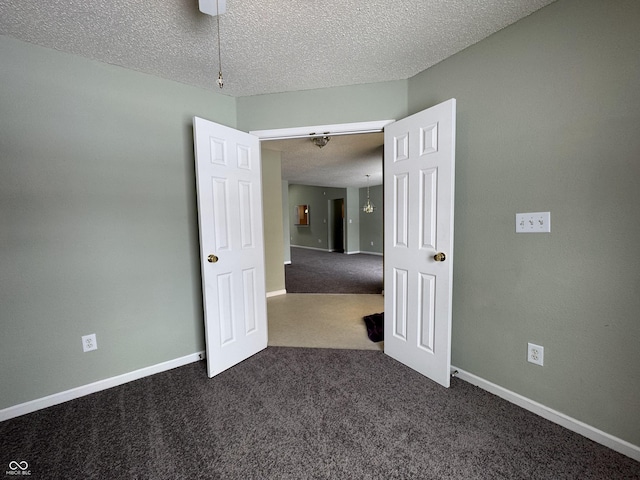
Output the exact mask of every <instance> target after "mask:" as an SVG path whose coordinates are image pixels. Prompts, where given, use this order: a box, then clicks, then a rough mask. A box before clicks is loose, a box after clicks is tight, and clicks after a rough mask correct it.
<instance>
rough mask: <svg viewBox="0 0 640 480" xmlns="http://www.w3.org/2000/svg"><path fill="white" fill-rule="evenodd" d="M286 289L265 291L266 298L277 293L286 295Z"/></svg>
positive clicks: (275, 295)
mask: <svg viewBox="0 0 640 480" xmlns="http://www.w3.org/2000/svg"><path fill="white" fill-rule="evenodd" d="M286 294H287V290H286V289H285V290H274V291H273V292H267V298H270V297H277V296H278V295H286Z"/></svg>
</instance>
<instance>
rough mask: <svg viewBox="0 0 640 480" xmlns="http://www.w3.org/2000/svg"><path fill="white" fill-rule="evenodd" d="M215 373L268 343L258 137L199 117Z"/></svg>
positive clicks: (206, 290) (204, 261) (203, 249)
mask: <svg viewBox="0 0 640 480" xmlns="http://www.w3.org/2000/svg"><path fill="white" fill-rule="evenodd" d="M193 131H194V140H195V156H196V181H197V191H198V220H199V223H200V262H201V267H202V293H203V303H204V317H205V336H206V346H207V370H208V374H209V377H213V376H214V375H217V374H218V373H220V372H222V371H224V370H226V369H227V368H229V367H232V366H233V365H236V364H237V363H239V362H241V361H242V360H244V359H246V358H248V357H250V356H251V355H253V354H255V353H257V352H259V351H260V350H262V349H264V348H266V347H267V303H266V292H265V289H266V287H265V271H264V248H263V228H262V221H263V219H262V183H261V165H260V144H259V140H258V137H256V136H254V135H250V134H248V133H245V132H240V131H238V130H235V129H232V128H229V127H225V126H224V125H219V124H216V123H213V122H209V121H207V120H204V119H202V118H198V117H194V119H193Z"/></svg>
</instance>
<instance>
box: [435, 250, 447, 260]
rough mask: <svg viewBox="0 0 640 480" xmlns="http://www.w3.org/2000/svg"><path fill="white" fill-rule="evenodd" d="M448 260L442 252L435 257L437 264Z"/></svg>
mask: <svg viewBox="0 0 640 480" xmlns="http://www.w3.org/2000/svg"><path fill="white" fill-rule="evenodd" d="M446 258H447V256H446V255H445V254H444V253H442V252H438V253H436V254H435V255H434V256H433V259H434V260H435V261H436V262H444V261H445V260H446Z"/></svg>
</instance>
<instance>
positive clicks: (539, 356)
mask: <svg viewBox="0 0 640 480" xmlns="http://www.w3.org/2000/svg"><path fill="white" fill-rule="evenodd" d="M527 362H530V363H535V364H536V365H540V366H544V347H541V346H540V345H536V344H534V343H528V344H527Z"/></svg>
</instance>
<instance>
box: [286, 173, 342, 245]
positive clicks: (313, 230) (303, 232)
mask: <svg viewBox="0 0 640 480" xmlns="http://www.w3.org/2000/svg"><path fill="white" fill-rule="evenodd" d="M337 198H344V199H345V200H346V189H344V188H329V187H314V186H309V185H295V184H290V185H289V224H290V228H291V230H290V234H291V245H293V246H300V247H311V248H319V249H322V250H327V249H328V248H329V246H328V243H327V240H328V235H329V233H328V227H327V225H328V221H329V210H328V208H329V204H328V202H329V200H334V199H337ZM296 205H309V220H310V222H311V224H310V225H309V226H308V227H301V226H297V225H294V223H295V220H296V216H295V215H296V211H295V208H296Z"/></svg>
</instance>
